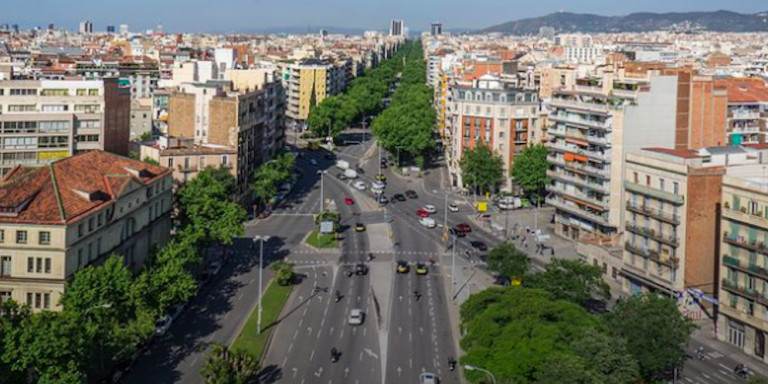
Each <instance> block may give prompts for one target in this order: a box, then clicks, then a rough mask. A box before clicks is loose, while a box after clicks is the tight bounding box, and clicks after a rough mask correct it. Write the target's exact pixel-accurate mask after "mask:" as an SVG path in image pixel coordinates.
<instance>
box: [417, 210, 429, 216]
mask: <svg viewBox="0 0 768 384" xmlns="http://www.w3.org/2000/svg"><path fill="white" fill-rule="evenodd" d="M416 216H418V217H429V212H427V211H425V210H423V209H418V210H416Z"/></svg>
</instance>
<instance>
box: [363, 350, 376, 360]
mask: <svg viewBox="0 0 768 384" xmlns="http://www.w3.org/2000/svg"><path fill="white" fill-rule="evenodd" d="M363 351H365V353H366V354H367V355H368V356H370V357H373V358H374V359H377V360H378V359H379V355H377V354H375V353H373V351H371V350H370V349H369V348H364V349H363Z"/></svg>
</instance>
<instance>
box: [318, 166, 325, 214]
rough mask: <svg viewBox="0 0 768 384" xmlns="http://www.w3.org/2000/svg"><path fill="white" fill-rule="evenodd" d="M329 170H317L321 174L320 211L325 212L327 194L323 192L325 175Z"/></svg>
mask: <svg viewBox="0 0 768 384" xmlns="http://www.w3.org/2000/svg"><path fill="white" fill-rule="evenodd" d="M326 172H328V171H324V170H323V171H321V170H317V174H318V175H320V213H323V210H324V209H325V195H324V194H323V175H325V173H326Z"/></svg>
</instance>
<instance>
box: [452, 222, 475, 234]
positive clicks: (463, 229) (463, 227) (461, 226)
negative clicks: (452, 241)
mask: <svg viewBox="0 0 768 384" xmlns="http://www.w3.org/2000/svg"><path fill="white" fill-rule="evenodd" d="M456 228H457V229H458V230H459V231H461V232H464V233H470V232H472V227H470V226H469V224H467V223H460V224H456Z"/></svg>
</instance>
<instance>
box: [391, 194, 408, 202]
mask: <svg viewBox="0 0 768 384" xmlns="http://www.w3.org/2000/svg"><path fill="white" fill-rule="evenodd" d="M392 200H397V201H405V196H404V195H403V194H402V193H396V194H395V195H394V196H392Z"/></svg>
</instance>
